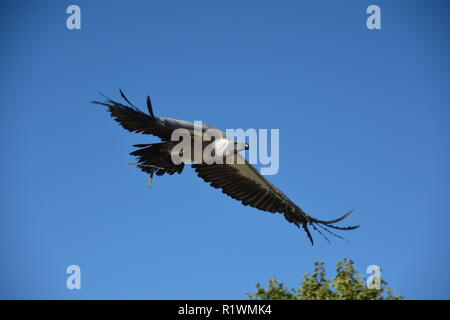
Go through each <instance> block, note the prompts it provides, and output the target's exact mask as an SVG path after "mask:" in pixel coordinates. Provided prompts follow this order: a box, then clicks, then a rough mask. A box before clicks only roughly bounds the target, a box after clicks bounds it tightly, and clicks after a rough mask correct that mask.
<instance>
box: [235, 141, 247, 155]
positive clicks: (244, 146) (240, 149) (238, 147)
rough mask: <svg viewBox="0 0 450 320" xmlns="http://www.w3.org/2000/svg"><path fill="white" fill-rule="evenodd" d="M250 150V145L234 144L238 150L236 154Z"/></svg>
mask: <svg viewBox="0 0 450 320" xmlns="http://www.w3.org/2000/svg"><path fill="white" fill-rule="evenodd" d="M249 148H250V146H249V145H248V143H244V142H238V141H236V142H234V150H236V152H239V151H243V150H248V149H249Z"/></svg>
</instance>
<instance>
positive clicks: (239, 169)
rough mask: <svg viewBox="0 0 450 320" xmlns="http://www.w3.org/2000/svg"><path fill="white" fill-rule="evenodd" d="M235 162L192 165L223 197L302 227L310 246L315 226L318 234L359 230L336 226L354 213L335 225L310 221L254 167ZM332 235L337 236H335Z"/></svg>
mask: <svg viewBox="0 0 450 320" xmlns="http://www.w3.org/2000/svg"><path fill="white" fill-rule="evenodd" d="M233 160H234V162H233V163H230V164H202V163H197V164H193V165H192V167H193V168H194V169H195V171H196V172H197V175H198V176H199V177H200V178H202V179H203V180H204V181H205V182H208V183H210V185H211V186H212V187H213V188H219V189H222V192H223V193H225V194H226V195H228V196H230V197H232V198H233V199H236V200H239V201H241V202H242V204H243V205H245V206H247V205H249V206H252V207H254V208H257V209H259V210H263V211H268V212H273V213H274V212H279V213H282V214H283V215H284V217H285V218H286V220H288V221H289V222H291V223H293V224H295V225H296V226H297V227H303V229H304V230H305V232H306V233H307V235H308V238H309V239H310V240H311V242H313V239H312V236H311V234H310V232H309V230H308V226H312V227H313V228H314V229H315V230H317V231H319V233H321V232H320V230H319V229H317V227H320V228H322V229H324V230H327V232H330V233H332V232H331V231H329V230H328V229H327V227H330V228H334V229H339V230H351V229H355V228H357V226H350V227H338V226H335V225H334V223H336V222H339V221H341V220H343V219H345V218H346V217H347V216H348V215H350V213H351V211H350V212H348V213H347V214H345V215H344V216H342V217H340V218H338V219H335V220H332V221H324V220H318V219H316V218H314V217H311V216H310V215H308V214H307V213H305V212H304V211H303V210H302V209H300V208H299V207H298V206H297V205H296V204H295V203H293V202H292V201H291V200H290V199H289V198H288V197H287V196H286V195H285V194H284V193H283V192H282V191H281V190H279V189H278V188H277V187H275V186H274V185H273V184H272V183H270V182H269V181H268V180H267V179H266V178H264V177H263V176H262V175H261V174H259V172H258V171H257V170H256V169H255V167H253V166H252V165H251V164H250V163H248V161H247V160H246V159H244V158H243V157H241V155H239V154H238V155H237V159H233ZM321 234H322V233H321ZM332 234H333V235H335V234H334V233H332ZM322 235H323V234H322ZM336 236H337V235H336ZM338 237H339V236H338ZM325 238H326V237H325Z"/></svg>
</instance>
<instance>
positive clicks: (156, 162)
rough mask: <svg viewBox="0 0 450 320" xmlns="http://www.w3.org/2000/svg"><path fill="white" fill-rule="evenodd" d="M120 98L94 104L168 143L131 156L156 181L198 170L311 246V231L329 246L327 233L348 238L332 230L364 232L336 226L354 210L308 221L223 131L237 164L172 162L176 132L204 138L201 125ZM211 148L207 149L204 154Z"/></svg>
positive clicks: (127, 125)
mask: <svg viewBox="0 0 450 320" xmlns="http://www.w3.org/2000/svg"><path fill="white" fill-rule="evenodd" d="M120 95H121V97H122V98H123V100H124V102H123V103H121V102H117V101H114V100H111V99H109V98H108V97H106V96H103V97H104V98H105V99H106V100H105V101H103V102H99V101H92V103H95V104H100V105H103V106H106V107H107V108H108V111H109V112H110V113H111V117H112V118H113V119H114V120H116V121H117V122H118V123H119V124H120V125H121V126H122V127H123V128H125V129H127V130H128V131H130V132H136V133H143V134H149V135H153V136H156V137H158V138H160V139H161V140H162V141H161V142H159V143H149V144H137V145H134V147H137V148H139V149H137V150H135V151H133V152H131V155H133V156H136V157H137V159H138V163H137V164H136V165H137V166H138V168H140V170H142V171H143V172H146V173H148V174H149V175H150V181H151V178H152V177H153V175H154V174H156V175H157V176H162V175H164V174H169V175H172V174H174V173H179V174H180V173H181V172H182V171H183V168H184V165H185V164H187V163H191V166H192V168H194V169H195V172H196V173H197V175H198V176H199V177H200V178H202V179H203V180H204V181H205V182H207V183H209V184H210V185H211V186H212V187H213V188H218V189H221V190H222V192H223V193H225V194H226V195H228V196H230V197H232V198H234V199H236V200H239V201H241V202H242V204H243V205H245V206H252V207H254V208H256V209H259V210H262V211H268V212H272V213H275V212H278V213H281V214H283V215H284V217H285V218H286V220H287V221H289V222H291V223H293V224H294V225H296V226H297V227H299V228H300V227H302V228H303V229H304V230H305V232H306V234H307V236H308V238H309V240H310V241H311V244H313V243H314V242H313V238H312V236H311V233H310V230H309V229H308V227H312V228H313V229H314V230H316V231H317V232H318V233H319V234H320V235H322V236H324V238H325V239H326V240H327V241H328V238H327V237H326V236H325V234H324V233H323V232H321V230H324V231H326V232H327V233H329V234H332V235H334V236H336V237H339V238H342V237H340V236H339V235H337V234H335V233H334V232H332V231H331V230H330V228H331V229H338V230H353V229H356V228H358V227H359V226H347V227H341V226H336V225H335V224H336V223H337V222H339V221H341V220H343V219H345V218H346V217H348V216H349V215H350V214H351V213H352V212H353V210H350V211H349V212H347V213H346V214H344V215H343V216H341V217H340V218H337V219H334V220H329V221H325V220H319V219H316V218H314V217H312V216H310V215H308V214H307V213H306V212H304V211H303V210H302V209H300V207H298V206H297V205H296V204H295V203H294V202H292V201H291V200H290V199H289V198H288V197H287V196H286V195H285V194H284V193H283V192H282V191H281V190H280V189H278V188H277V187H275V186H274V185H273V184H272V183H270V182H269V181H268V180H267V179H266V178H265V177H264V176H262V175H261V174H259V172H258V171H257V170H256V168H255V167H253V166H252V165H251V164H250V163H248V161H247V160H246V159H245V158H244V157H242V156H241V155H240V154H239V151H242V150H246V149H248V148H249V146H248V145H247V144H245V143H241V142H234V141H232V140H230V139H228V138H227V137H226V135H225V133H223V131H221V132H222V133H223V139H220V140H221V141H220V143H221V147H223V146H224V145H225V147H228V146H233V147H234V148H231V150H233V151H232V155H231V156H232V157H235V158H234V159H235V160H237V161H233V162H231V161H230V163H228V162H223V163H210V164H208V163H203V162H195V161H193V159H185V158H183V159H182V161H181V163H174V162H173V160H172V159H173V158H172V150H173V149H174V147H175V145H176V144H177V143H178V141H172V139H171V137H172V133H173V132H174V131H175V130H176V129H185V130H187V131H189V132H191V133H192V134H195V132H198V131H195V128H194V127H195V124H194V123H192V122H188V121H184V120H176V119H171V118H163V117H155V115H154V114H153V108H152V103H151V100H150V97H149V96H147V109H148V112H149V114H146V113H144V112H142V111H141V110H139V109H138V108H136V107H135V106H134V105H133V104H132V103H131V102H130V101H129V100H128V99H127V97H126V96H125V95H124V93H123V92H122V90H120ZM208 129H215V130H218V129H217V128H214V127H211V126H207V125H203V126H202V128H201V131H200V132H201V133H202V134H203V135H207V134H208V131H207V130H208ZM205 140H207V139H205ZM210 143H217V139H216V140H213V142H211V139H210V141H209V142H208V144H210ZM206 145H207V144H202V146H203V148H204V147H205V146H206ZM216 147H217V146H216ZM223 155H224V156H225V157H229V156H230V155H229V154H225V153H224V154H223Z"/></svg>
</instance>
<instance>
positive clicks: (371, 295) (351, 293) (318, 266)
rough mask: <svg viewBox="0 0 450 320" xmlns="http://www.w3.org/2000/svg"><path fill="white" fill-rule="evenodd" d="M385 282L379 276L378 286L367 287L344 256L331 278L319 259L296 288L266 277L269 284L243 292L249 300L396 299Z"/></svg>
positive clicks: (257, 285) (398, 297)
mask: <svg viewBox="0 0 450 320" xmlns="http://www.w3.org/2000/svg"><path fill="white" fill-rule="evenodd" d="M386 285H387V282H386V281H384V280H383V279H381V285H380V288H379V289H369V288H367V285H366V281H365V279H364V278H363V277H362V276H361V275H358V274H357V273H356V270H355V268H354V265H353V261H352V260H350V259H344V260H343V261H342V262H340V261H339V262H338V263H337V268H336V276H335V277H334V279H333V281H330V280H328V279H327V278H326V274H325V267H324V263H323V262H316V263H315V268H314V273H313V274H311V275H310V274H309V273H305V275H304V276H303V284H302V285H301V286H300V288H299V289H298V290H297V289H290V290H289V289H287V288H286V286H285V284H284V283H282V282H279V281H278V280H277V279H276V278H272V279H271V280H270V281H269V287H268V288H267V289H265V288H263V287H262V286H261V284H259V283H258V284H256V292H255V293H253V294H249V293H247V297H248V298H249V299H252V300H400V299H403V297H401V296H397V295H395V294H394V292H393V291H392V290H391V289H388V288H386Z"/></svg>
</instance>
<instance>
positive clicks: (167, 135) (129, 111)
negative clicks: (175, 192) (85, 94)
mask: <svg viewBox="0 0 450 320" xmlns="http://www.w3.org/2000/svg"><path fill="white" fill-rule="evenodd" d="M120 95H121V96H122V98H123V99H124V100H125V102H126V103H127V104H123V103H121V102H117V101H114V100H112V99H110V98H108V97H106V96H104V97H105V99H106V101H103V102H102V101H92V103H95V104H100V105H103V106H106V107H108V110H109V112H110V113H111V117H113V118H114V120H116V121H117V122H118V123H119V124H120V125H121V126H122V127H124V128H125V129H127V130H128V131H131V132H136V133H144V134H151V135H154V136H157V137H158V138H160V139H161V140H162V141H171V138H172V133H173V131H175V130H176V129H186V130H188V131H189V132H191V133H192V134H195V133H196V131H197V130H198V129H197V127H196V126H195V124H194V123H192V122H189V121H185V120H176V119H171V118H164V117H155V115H154V114H153V107H152V102H151V100H150V97H148V96H147V109H148V112H149V114H146V113H144V112H142V111H141V110H139V109H138V108H136V107H135V106H134V105H133V104H132V103H131V102H130V101H129V100H128V98H127V97H126V96H125V95H124V93H123V92H122V90H120ZM200 129H201V130H202V132H203V134H206V133H207V131H208V130H209V129H215V130H218V129H216V128H214V127H211V126H208V125H206V124H203V125H202V126H201V128H200Z"/></svg>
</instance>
